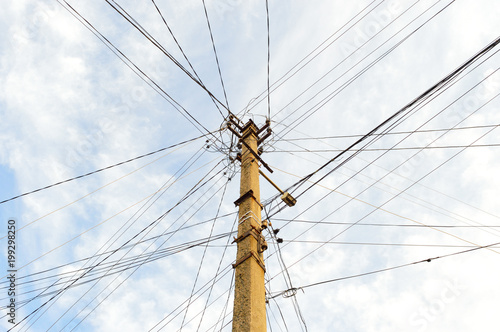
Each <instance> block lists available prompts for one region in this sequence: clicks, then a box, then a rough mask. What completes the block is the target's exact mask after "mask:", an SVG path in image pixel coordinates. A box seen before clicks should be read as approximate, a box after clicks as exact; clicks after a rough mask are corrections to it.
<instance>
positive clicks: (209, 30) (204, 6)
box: [201, 0, 231, 113]
mask: <svg viewBox="0 0 500 332" xmlns="http://www.w3.org/2000/svg"><path fill="white" fill-rule="evenodd" d="M201 1H202V2H203V9H204V11H205V18H206V19H207V26H208V32H209V33H210V40H211V41H212V49H213V51H214V55H215V62H216V63H217V69H218V71H219V79H220V83H221V85H222V91H223V92H224V99H225V100H226V109H227V110H228V111H229V102H228V101H227V94H226V87H225V86H224V80H223V79H222V72H221V70H220V64H219V57H218V56H217V49H216V47H215V42H214V35H213V33H212V27H211V26H210V20H209V19H208V12H207V6H206V5H205V0H201ZM229 113H231V112H229Z"/></svg>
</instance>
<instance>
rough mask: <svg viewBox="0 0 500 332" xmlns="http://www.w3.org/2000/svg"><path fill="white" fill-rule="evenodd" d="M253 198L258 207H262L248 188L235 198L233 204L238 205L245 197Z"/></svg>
mask: <svg viewBox="0 0 500 332" xmlns="http://www.w3.org/2000/svg"><path fill="white" fill-rule="evenodd" d="M249 197H251V198H253V199H254V200H255V202H257V204H259V206H260V208H261V209H263V208H264V207H263V206H262V204H260V202H259V201H258V200H257V198H255V196H254V195H253V190H251V189H250V190H249V191H247V192H246V193H244V194H243V195H242V196H241V197H240V198H238V199H237V200H235V201H234V205H235V206H240V204H241V203H242V202H243V201H244V200H245V199H247V198H249Z"/></svg>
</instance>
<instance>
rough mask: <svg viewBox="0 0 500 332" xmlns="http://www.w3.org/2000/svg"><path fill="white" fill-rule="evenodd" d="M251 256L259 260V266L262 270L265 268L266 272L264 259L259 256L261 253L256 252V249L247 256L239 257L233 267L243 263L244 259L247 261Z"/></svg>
mask: <svg viewBox="0 0 500 332" xmlns="http://www.w3.org/2000/svg"><path fill="white" fill-rule="evenodd" d="M250 257H253V258H255V260H256V261H257V263H258V264H259V266H260V267H261V268H262V270H264V272H266V266H265V265H264V263H262V261H261V260H260V258H259V255H258V254H257V253H255V251H250V252H249V253H248V254H246V255H245V256H243V257H241V258H240V259H238V260H237V261H236V263H234V264H233V269H235V268H236V267H237V266H238V265H240V264H241V263H243V262H244V261H246V260H247V259H249V258H250Z"/></svg>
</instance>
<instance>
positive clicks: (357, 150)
mask: <svg viewBox="0 0 500 332" xmlns="http://www.w3.org/2000/svg"><path fill="white" fill-rule="evenodd" d="M498 146H500V143H495V144H473V145H444V146H408V147H400V148H392V147H391V148H371V149H352V150H350V151H352V152H378V151H403V150H435V149H461V148H491V147H498ZM342 151H344V150H341V149H322V150H310V149H304V150H284V149H276V151H274V152H275V153H276V152H278V153H279V152H282V153H283V152H284V153H292V152H293V153H301V152H315V153H321V152H322V153H330V152H342Z"/></svg>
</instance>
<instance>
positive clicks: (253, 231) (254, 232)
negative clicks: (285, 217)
mask: <svg viewBox="0 0 500 332" xmlns="http://www.w3.org/2000/svg"><path fill="white" fill-rule="evenodd" d="M250 235H252V236H253V237H254V238H255V239H256V240H257V241H260V237H261V236H262V235H260V233H258V232H257V229H256V228H255V227H254V226H252V228H251V229H249V230H248V231H246V232H245V233H243V234H241V235H240V236H238V237H237V238H234V241H233V242H231V244H233V243H239V242H241V241H243V240H244V239H245V238H246V237H248V236H250Z"/></svg>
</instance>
